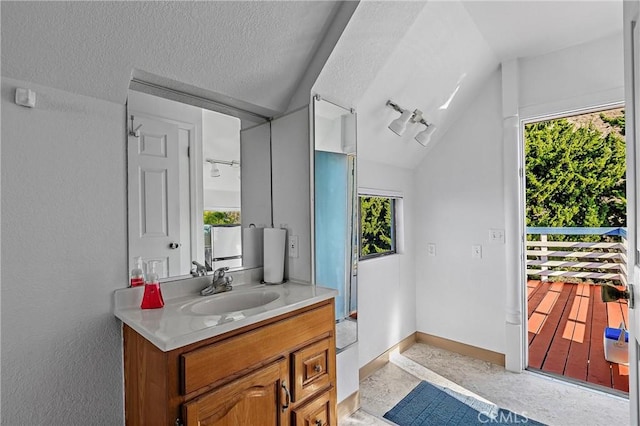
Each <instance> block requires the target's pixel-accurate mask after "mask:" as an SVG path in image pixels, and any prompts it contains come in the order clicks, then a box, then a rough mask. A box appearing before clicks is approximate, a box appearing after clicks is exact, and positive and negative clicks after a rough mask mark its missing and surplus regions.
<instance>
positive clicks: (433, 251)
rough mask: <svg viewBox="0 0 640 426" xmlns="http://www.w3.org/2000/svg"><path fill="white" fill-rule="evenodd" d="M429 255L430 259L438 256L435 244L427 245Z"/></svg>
mask: <svg viewBox="0 0 640 426" xmlns="http://www.w3.org/2000/svg"><path fill="white" fill-rule="evenodd" d="M427 255H428V256H430V257H435V256H436V245H435V244H433V243H429V244H427Z"/></svg>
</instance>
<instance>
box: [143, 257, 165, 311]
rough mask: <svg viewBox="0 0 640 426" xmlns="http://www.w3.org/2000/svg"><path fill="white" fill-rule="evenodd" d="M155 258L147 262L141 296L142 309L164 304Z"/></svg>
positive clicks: (160, 306)
mask: <svg viewBox="0 0 640 426" xmlns="http://www.w3.org/2000/svg"><path fill="white" fill-rule="evenodd" d="M157 263H158V261H157V260H154V261H151V262H149V269H150V270H149V273H148V274H147V279H146V281H145V283H144V295H143V296H142V303H141V304H140V307H141V308H142V309H156V308H162V307H163V306H164V299H162V292H161V291H160V282H159V278H158V273H157V272H156V264H157Z"/></svg>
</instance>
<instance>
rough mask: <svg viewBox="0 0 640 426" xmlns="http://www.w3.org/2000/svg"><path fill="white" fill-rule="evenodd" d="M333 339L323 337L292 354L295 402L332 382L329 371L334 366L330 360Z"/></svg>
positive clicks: (293, 395) (293, 396)
mask: <svg viewBox="0 0 640 426" xmlns="http://www.w3.org/2000/svg"><path fill="white" fill-rule="evenodd" d="M330 348H331V340H329V339H323V340H321V341H319V342H317V343H314V344H312V345H309V346H307V347H305V348H303V349H300V350H299V351H297V352H294V353H293V354H292V357H293V379H292V381H293V389H292V395H291V398H292V399H293V401H294V402H297V401H301V400H303V399H305V398H306V397H307V396H309V395H312V394H313V393H315V392H317V391H319V390H321V389H323V388H326V387H328V386H329V383H330V382H331V377H330V375H329V372H330V371H331V369H332V368H333V365H332V363H331V362H330V359H331V355H330Z"/></svg>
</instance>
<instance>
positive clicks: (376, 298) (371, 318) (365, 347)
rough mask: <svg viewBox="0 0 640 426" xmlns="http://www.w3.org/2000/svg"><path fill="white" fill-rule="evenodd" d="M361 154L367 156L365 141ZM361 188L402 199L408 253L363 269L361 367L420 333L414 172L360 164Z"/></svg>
mask: <svg viewBox="0 0 640 426" xmlns="http://www.w3.org/2000/svg"><path fill="white" fill-rule="evenodd" d="M359 149H360V150H361V151H362V150H366V141H360V143H359ZM358 187H359V188H372V189H378V190H386V191H392V192H399V193H402V195H403V204H404V214H403V217H402V218H401V219H400V220H401V221H402V222H403V223H404V229H405V241H404V252H403V253H402V254H395V255H390V256H384V257H380V258H375V259H369V260H364V261H361V262H360V263H359V264H358V352H359V367H362V366H363V365H365V364H367V363H368V362H370V361H372V360H373V359H375V358H376V357H378V356H379V355H381V354H382V353H383V352H385V351H386V350H387V349H389V348H390V347H391V346H393V345H395V344H396V343H398V342H399V341H401V340H402V339H404V338H405V337H407V336H409V335H410V334H412V333H414V332H415V331H416V323H415V317H416V311H415V308H416V305H415V272H414V271H415V262H414V247H415V243H414V238H413V232H412V230H413V229H415V221H414V218H415V217H416V216H415V215H414V214H413V212H414V211H415V203H416V198H415V197H416V194H415V191H414V186H413V172H412V171H411V170H408V169H402V168H399V167H394V166H390V165H385V164H380V163H375V162H371V161H367V160H363V159H361V158H358Z"/></svg>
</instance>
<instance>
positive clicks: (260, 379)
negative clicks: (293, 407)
mask: <svg viewBox="0 0 640 426" xmlns="http://www.w3.org/2000/svg"><path fill="white" fill-rule="evenodd" d="M287 373H288V371H287V363H286V361H285V359H284V358H283V359H281V360H279V361H276V362H274V363H273V364H269V365H268V366H266V367H263V368H260V369H259V370H256V371H254V372H253V373H250V374H247V375H246V376H243V377H241V378H239V379H236V380H234V381H232V382H230V383H228V384H226V385H224V386H221V387H219V388H217V389H215V390H213V391H211V392H209V393H207V394H204V395H202V396H200V397H198V398H196V399H194V400H192V401H190V402H187V403H185V404H184V405H183V408H182V414H183V420H184V424H185V425H186V426H208V425H216V426H238V425H252V426H287V425H288V424H289V423H288V417H289V410H288V404H289V400H288V391H287V390H286V389H285V387H284V386H286V385H287V384H286V382H285V380H286V377H287Z"/></svg>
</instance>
